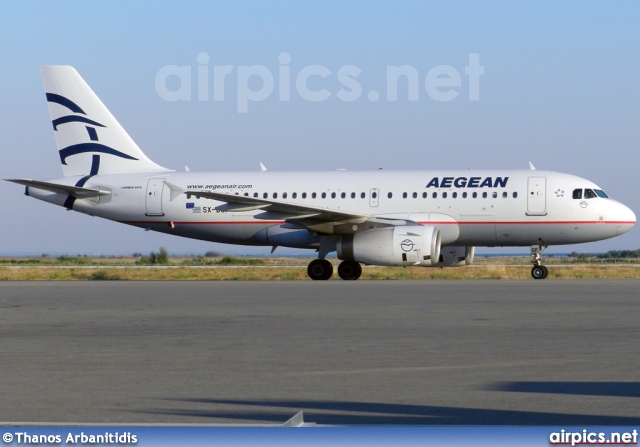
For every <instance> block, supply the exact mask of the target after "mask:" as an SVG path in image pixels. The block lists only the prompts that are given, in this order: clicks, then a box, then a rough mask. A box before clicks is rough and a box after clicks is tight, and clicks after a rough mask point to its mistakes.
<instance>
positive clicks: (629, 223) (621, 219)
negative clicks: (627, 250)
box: [612, 203, 636, 235]
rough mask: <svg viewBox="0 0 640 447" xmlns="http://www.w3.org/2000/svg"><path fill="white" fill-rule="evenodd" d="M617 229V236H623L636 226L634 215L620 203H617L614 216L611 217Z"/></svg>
mask: <svg viewBox="0 0 640 447" xmlns="http://www.w3.org/2000/svg"><path fill="white" fill-rule="evenodd" d="M612 217H613V219H612V220H614V221H615V222H616V223H617V224H618V227H617V229H616V232H617V233H618V235H621V234H624V233H626V232H627V231H629V230H630V229H632V228H633V226H634V225H635V224H636V215H635V213H634V212H633V211H631V209H630V208H629V207H627V206H625V205H623V204H622V203H618V206H617V207H616V212H615V216H612Z"/></svg>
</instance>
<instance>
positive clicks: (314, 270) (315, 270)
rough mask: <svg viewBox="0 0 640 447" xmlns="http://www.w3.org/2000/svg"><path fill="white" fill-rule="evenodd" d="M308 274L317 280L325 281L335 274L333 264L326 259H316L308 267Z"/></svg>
mask: <svg viewBox="0 0 640 447" xmlns="http://www.w3.org/2000/svg"><path fill="white" fill-rule="evenodd" d="M307 274H308V275H309V278H311V279H313V280H315V281H317V280H320V281H325V280H327V279H329V278H331V275H333V266H332V265H331V263H330V262H329V261H327V260H326V259H314V260H313V261H311V262H310V263H309V267H307Z"/></svg>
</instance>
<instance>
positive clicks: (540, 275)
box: [531, 239, 549, 279]
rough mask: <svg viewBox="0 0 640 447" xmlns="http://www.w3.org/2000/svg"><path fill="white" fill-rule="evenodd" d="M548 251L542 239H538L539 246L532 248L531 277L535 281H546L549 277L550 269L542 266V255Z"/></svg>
mask: <svg viewBox="0 0 640 447" xmlns="http://www.w3.org/2000/svg"><path fill="white" fill-rule="evenodd" d="M546 249H547V245H544V241H543V240H542V239H538V244H537V245H532V246H531V257H532V258H533V260H532V261H531V262H533V267H532V268H531V276H532V277H533V279H545V278H546V277H547V276H548V275H549V269H548V268H546V267H545V266H544V265H542V254H543V253H544V251H545V250H546Z"/></svg>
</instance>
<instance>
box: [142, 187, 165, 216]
mask: <svg viewBox="0 0 640 447" xmlns="http://www.w3.org/2000/svg"><path fill="white" fill-rule="evenodd" d="M163 189H164V179H163V178H150V179H149V181H148V182H147V195H146V198H147V199H146V200H147V212H146V215H147V216H164V213H163V212H162V190H163Z"/></svg>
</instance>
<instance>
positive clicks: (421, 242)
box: [336, 225, 441, 267]
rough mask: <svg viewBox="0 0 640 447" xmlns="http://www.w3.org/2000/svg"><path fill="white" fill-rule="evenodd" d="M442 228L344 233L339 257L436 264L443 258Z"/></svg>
mask: <svg viewBox="0 0 640 447" xmlns="http://www.w3.org/2000/svg"><path fill="white" fill-rule="evenodd" d="M440 243H441V242H440V230H439V229H437V228H436V227H433V226H423V225H412V226H397V227H388V228H377V229H374V230H367V231H362V232H360V233H354V234H347V235H343V236H342V237H341V238H340V239H339V240H338V243H337V246H336V248H337V252H338V258H339V259H343V260H345V261H356V262H362V263H364V264H373V265H396V266H409V265H418V266H423V267H430V266H434V265H435V264H436V263H437V262H438V260H439V258H440Z"/></svg>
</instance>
